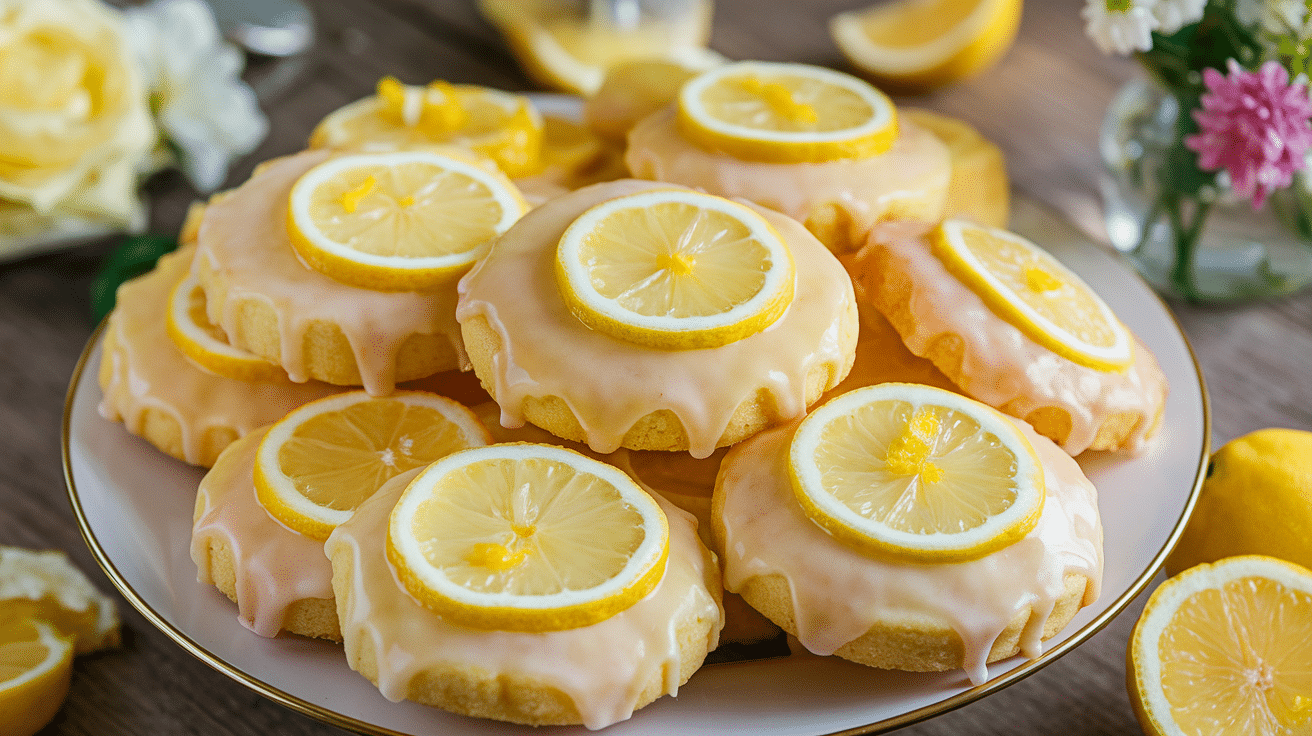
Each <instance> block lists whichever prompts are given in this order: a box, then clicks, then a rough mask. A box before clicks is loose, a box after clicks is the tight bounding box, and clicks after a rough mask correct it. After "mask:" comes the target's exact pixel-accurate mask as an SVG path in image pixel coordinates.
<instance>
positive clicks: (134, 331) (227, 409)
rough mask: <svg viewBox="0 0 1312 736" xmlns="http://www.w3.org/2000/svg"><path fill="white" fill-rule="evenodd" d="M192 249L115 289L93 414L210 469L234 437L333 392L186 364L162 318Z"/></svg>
mask: <svg viewBox="0 0 1312 736" xmlns="http://www.w3.org/2000/svg"><path fill="white" fill-rule="evenodd" d="M194 252H195V248H194V247H193V246H183V247H182V248H181V249H180V250H178V251H177V252H174V253H170V254H168V255H165V256H164V257H162V258H160V260H159V263H158V264H156V266H155V269H154V270H152V271H150V272H149V273H147V274H145V275H143V276H140V277H138V278H135V279H133V280H131V281H128V282H126V283H124V284H123V285H122V286H120V287H119V289H118V295H117V301H116V307H115V309H114V311H113V312H112V313H111V314H110V316H109V319H108V320H107V321H106V323H105V340H104V344H103V347H102V353H101V358H100V371H99V379H100V388H101V390H102V392H103V398H102V399H101V401H100V414H101V416H103V417H105V418H106V419H109V420H111V421H119V422H123V424H124V426H125V427H127V430H128V431H129V432H131V433H132V434H135V435H138V436H140V437H142V438H143V439H145V440H146V441H147V442H149V443H151V444H152V445H154V446H155V447H158V448H159V449H160V450H162V451H163V452H165V453H166V454H168V455H171V456H173V457H175V458H177V459H179V460H182V461H183V462H187V463H191V464H192V465H201V466H204V467H209V466H211V465H213V464H214V461H215V460H216V459H218V456H219V453H220V452H222V451H223V448H225V447H227V446H228V445H229V444H230V443H231V442H233V441H234V440H236V439H237V438H238V437H241V436H243V435H245V434H246V433H248V432H251V431H252V430H254V429H256V428H258V427H261V426H263V425H265V424H268V423H269V422H272V421H275V420H277V419H279V418H281V417H282V416H283V415H284V414H286V413H287V412H289V411H291V410H292V409H295V408H296V407H298V406H300V405H302V404H304V403H306V402H308V401H313V400H314V399H318V398H321V397H323V396H327V395H329V394H332V393H336V392H337V391H339V390H340V389H338V388H337V387H335V386H330V385H328V384H325V383H320V382H318V381H310V382H307V383H293V382H292V381H291V380H289V379H288V378H287V375H286V374H285V373H281V371H280V370H279V371H278V373H281V376H279V375H278V373H273V374H270V375H269V376H268V378H267V380H263V381H251V382H248V381H239V380H235V379H232V378H225V377H222V376H218V375H215V374H213V373H210V372H208V371H206V370H203V369H202V368H200V367H198V366H197V365H195V364H194V363H192V362H191V361H190V360H188V359H187V357H186V356H185V355H184V354H183V353H182V351H181V350H179V348H178V347H177V345H176V344H175V343H174V342H173V340H172V339H170V337H169V333H168V329H167V327H166V319H165V313H166V312H167V310H168V303H169V296H170V293H171V292H172V291H173V289H174V287H175V286H176V285H177V284H178V282H179V281H180V280H181V279H183V278H184V277H185V276H186V275H187V272H188V269H189V268H190V267H191V260H192V255H193V253H194ZM275 368H276V367H275Z"/></svg>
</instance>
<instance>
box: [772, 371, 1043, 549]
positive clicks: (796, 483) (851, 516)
mask: <svg viewBox="0 0 1312 736" xmlns="http://www.w3.org/2000/svg"><path fill="white" fill-rule="evenodd" d="M875 401H901V402H905V403H908V404H911V405H912V407H913V408H915V407H920V406H926V405H933V406H941V407H945V408H948V409H951V410H953V411H957V412H960V413H963V414H965V415H967V416H969V417H970V418H971V419H973V420H975V421H976V422H977V423H979V425H980V429H981V431H985V432H989V433H991V434H993V435H995V436H998V437H1006V438H1008V439H1010V440H1011V442H1010V443H1009V446H1012V447H1017V446H1018V447H1020V448H1022V449H1023V450H1024V452H1020V453H1017V454H1016V462H1017V471H1016V477H1017V478H1018V479H1020V481H1021V485H1022V488H1025V487H1028V493H1029V497H1028V499H1025V498H1018V499H1017V502H1016V503H1014V504H1012V505H1011V506H1010V507H1008V508H1007V509H1006V510H1005V511H1003V512H1002V513H1000V514H996V515H994V516H993V517H991V518H990V519H989V520H988V521H986V522H985V523H984V524H982V525H980V526H978V527H975V528H974V529H971V530H969V532H968V534H971V535H973V536H984V537H986V539H985V541H975V542H969V541H968V540H963V539H962V538H960V537H958V535H950V534H942V533H936V534H931V535H924V534H912V533H909V532H901V531H898V530H895V529H891V528H889V527H887V526H886V525H884V524H881V523H879V522H876V521H872V520H869V519H866V518H865V517H862V516H859V515H857V514H856V513H855V512H853V511H852V510H851V509H849V508H848V507H847V506H846V505H844V504H842V503H841V502H839V501H838V500H837V499H835V498H834V497H833V496H831V495H830V494H828V493H827V492H825V491H824V490H823V489H812V488H809V487H808V485H807V484H806V483H805V481H803V480H802V477H803V476H804V475H816V476H818V475H819V469H818V468H817V467H816V466H815V465H814V456H815V451H816V449H817V448H818V446H819V444H820V439H821V435H822V433H823V431H824V429H825V427H826V426H827V425H828V424H829V422H831V421H833V420H834V419H838V418H841V417H844V416H849V415H850V414H851V413H852V412H853V411H854V410H855V409H858V408H859V407H860V406H863V405H865V404H868V403H871V402H875ZM1043 472H1044V471H1043V468H1042V466H1041V465H1040V464H1039V460H1038V456H1037V454H1036V453H1035V451H1034V448H1033V446H1032V445H1031V444H1030V442H1029V440H1028V439H1027V438H1026V437H1025V435H1024V434H1023V433H1021V431H1020V430H1019V429H1018V428H1017V427H1016V425H1015V424H1013V423H1012V421H1011V420H1010V419H1008V418H1007V417H1006V416H1004V415H1003V414H1002V413H1000V412H998V411H997V410H996V409H993V408H991V407H989V406H987V405H985V404H981V403H979V402H977V401H974V400H973V399H968V398H966V397H964V396H961V395H960V394H956V393H953V392H951V391H945V390H943V389H940V388H934V387H932V386H922V385H918V384H907V383H883V384H878V385H875V386H867V387H864V388H859V389H856V390H854V391H850V392H848V393H846V394H842V395H840V396H837V397H835V398H833V399H831V400H830V401H828V402H827V403H825V404H824V405H823V406H821V407H819V408H818V409H816V410H814V411H813V412H812V413H811V414H809V415H807V417H806V418H805V419H803V420H802V422H801V424H799V425H798V427H797V430H796V431H795V433H794V434H793V439H792V441H791V442H790V443H789V447H788V476H789V481H790V483H791V485H792V488H793V495H794V497H795V498H797V501H798V504H799V505H800V506H801V507H802V510H803V512H805V513H806V515H807V517H808V518H810V519H811V521H813V522H814V523H815V524H817V525H818V526H820V527H821V528H822V529H824V530H825V531H827V532H828V533H829V534H830V535H831V536H833V537H834V538H835V539H837V540H839V541H840V542H842V543H843V544H845V545H847V546H848V547H850V548H852V549H855V550H858V551H860V552H863V553H864V554H867V555H869V556H872V557H877V558H883V559H890V560H894V561H898V562H914V563H926V562H928V563H951V562H968V561H970V560H976V559H979V558H981V557H984V556H986V555H989V554H991V553H993V552H997V551H998V550H1000V549H1004V548H1006V547H1009V546H1011V545H1012V544H1015V543H1016V542H1018V541H1020V540H1021V539H1023V538H1024V537H1025V535H1027V534H1029V533H1030V531H1032V530H1033V529H1034V527H1035V526H1037V525H1038V522H1039V517H1040V515H1041V514H1042V513H1043V506H1044V498H1045V496H1046V487H1045V481H1044V477H1043ZM1026 500H1028V503H1026V502H1025V501H1026ZM872 531H873V532H875V533H876V534H878V535H879V536H872V535H871V532H872ZM954 537H958V538H957V539H956V540H954V539H953V538H954Z"/></svg>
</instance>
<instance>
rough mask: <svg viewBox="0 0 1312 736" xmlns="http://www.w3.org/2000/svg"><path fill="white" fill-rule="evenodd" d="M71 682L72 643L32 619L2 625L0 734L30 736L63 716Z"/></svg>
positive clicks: (0, 641)
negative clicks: (65, 699) (62, 711)
mask: <svg viewBox="0 0 1312 736" xmlns="http://www.w3.org/2000/svg"><path fill="white" fill-rule="evenodd" d="M72 677H73V640H72V639H71V638H69V637H65V636H61V635H60V634H59V633H58V632H57V631H56V630H55V628H54V627H53V626H51V625H50V624H48V623H46V622H44V621H41V620H38V619H30V618H21V619H15V620H10V621H0V733H3V734H5V735H6V736H31V734H34V733H36V732H37V731H39V730H41V727H42V726H44V725H46V724H47V723H49V722H50V720H51V719H52V718H54V717H55V713H57V712H59V706H60V705H62V704H63V702H64V698H65V697H67V695H68V686H69V682H70V681H71V680H72Z"/></svg>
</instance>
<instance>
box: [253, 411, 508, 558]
mask: <svg viewBox="0 0 1312 736" xmlns="http://www.w3.org/2000/svg"><path fill="white" fill-rule="evenodd" d="M491 441H492V438H491V437H490V436H489V435H488V433H487V428H486V427H484V426H483V424H482V422H480V421H479V419H478V417H477V416H476V415H475V414H474V413H473V412H472V411H470V410H469V409H467V408H466V407H465V406H464V405H462V404H460V403H458V402H456V401H453V400H451V399H448V398H446V397H445V396H438V395H437V394H430V393H427V392H424V391H398V392H396V393H394V394H392V395H390V396H387V397H385V398H374V397H372V396H369V395H368V394H367V393H365V392H364V391H351V392H349V393H344V394H337V395H334V396H329V397H327V398H323V399H319V400H318V401H312V402H310V403H309V404H306V405H304V406H302V407H300V408H299V409H296V410H295V411H293V412H291V413H290V414H288V415H287V416H286V417H284V418H283V419H282V420H281V421H279V422H278V423H276V424H274V425H273V426H272V427H270V428H269V431H268V433H267V434H265V436H264V439H262V440H261V441H260V446H259V449H258V450H257V451H256V455H255V495H256V498H258V499H259V502H260V504H261V505H262V506H264V508H265V510H266V511H268V512H269V515H270V516H272V517H273V518H275V519H277V520H278V521H279V522H281V523H282V524H283V525H284V526H286V527H287V528H289V529H291V530H293V531H295V532H299V533H300V534H303V535H305V536H307V537H311V538H313V539H327V538H328V535H329V534H331V533H332V531H333V529H335V528H336V527H337V525H338V524H341V523H342V522H344V521H346V520H347V519H348V518H350V516H351V513H352V512H353V511H355V509H356V507H357V506H359V505H360V504H361V503H362V502H364V500H365V499H367V498H369V497H370V496H372V495H373V494H374V492H375V491H377V490H378V489H379V488H380V487H382V485H383V484H384V483H386V482H387V481H388V480H390V479H392V478H393V477H395V476H398V475H400V474H401V473H404V472H406V471H407V470H413V469H414V468H418V467H420V466H422V465H427V464H428V463H431V462H433V461H434V460H437V459H439V458H442V457H445V456H447V455H449V454H451V453H453V452H455V451H457V450H464V449H467V448H470V447H480V446H482V445H486V444H488V443H489V442H491Z"/></svg>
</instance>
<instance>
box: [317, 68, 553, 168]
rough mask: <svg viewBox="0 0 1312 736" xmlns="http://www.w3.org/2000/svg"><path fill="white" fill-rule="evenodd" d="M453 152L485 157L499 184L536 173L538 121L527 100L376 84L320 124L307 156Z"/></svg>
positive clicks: (443, 87)
mask: <svg viewBox="0 0 1312 736" xmlns="http://www.w3.org/2000/svg"><path fill="white" fill-rule="evenodd" d="M432 146H456V147H459V148H464V149H466V150H469V151H472V152H473V153H476V154H479V155H481V156H486V157H487V158H489V159H491V160H492V161H493V162H495V163H496V165H497V167H498V168H500V169H501V170H502V171H503V172H505V174H506V176H525V175H527V174H531V173H533V172H534V171H536V170H537V169H538V167H539V162H538V156H539V154H540V152H541V147H542V116H541V115H540V114H539V113H538V111H537V108H535V107H534V106H533V104H532V103H531V102H530V101H529V100H528V98H527V97H523V96H520V95H513V94H510V93H508V92H502V91H500V90H495V89H489V88H486V87H478V86H473V85H460V84H447V83H446V82H433V83H431V84H429V85H428V86H426V87H419V86H414V85H405V84H401V83H400V82H398V81H397V80H395V79H393V78H391V77H385V78H384V79H382V80H381V81H379V82H378V91H377V93H376V94H374V95H372V96H370V97H366V98H364V99H362V100H358V101H356V102H353V103H351V104H349V105H347V106H346V107H343V108H341V109H339V110H337V111H335V112H333V113H331V114H329V115H328V116H327V117H326V118H324V119H323V121H322V122H320V123H319V125H318V126H316V127H315V129H314V132H313V133H312V134H311V135H310V147H311V148H342V149H350V150H355V151H365V152H387V151H399V150H407V149H415V148H426V147H432Z"/></svg>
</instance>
